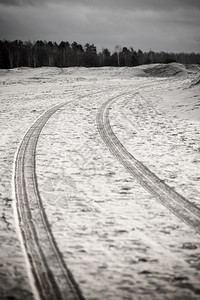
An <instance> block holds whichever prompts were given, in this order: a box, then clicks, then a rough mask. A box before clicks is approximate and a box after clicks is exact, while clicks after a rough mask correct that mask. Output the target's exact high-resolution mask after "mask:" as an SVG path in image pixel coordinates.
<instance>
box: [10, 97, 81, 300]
mask: <svg viewBox="0 0 200 300" xmlns="http://www.w3.org/2000/svg"><path fill="white" fill-rule="evenodd" d="M70 102H72V101H70ZM70 102H65V103H62V104H59V105H56V106H53V107H52V108H50V109H48V110H47V111H46V112H45V113H44V114H43V115H41V116H40V117H39V118H38V119H37V120H36V121H35V123H34V124H33V125H32V126H31V127H30V128H29V129H28V131H27V133H26V134H25V136H24V138H23V140H22V142H21V144H20V146H19V149H18V152H17V154H16V159H15V162H14V191H15V199H16V208H17V213H18V223H19V227H20V230H21V234H22V238H23V243H24V247H25V251H26V254H27V257H28V260H29V263H30V266H31V271H32V273H33V277H34V281H35V285H36V288H37V290H38V293H39V296H40V298H41V299H42V300H43V299H44V300H55V299H61V300H62V299H69V300H78V299H84V298H83V296H82V294H81V291H80V289H79V287H78V285H77V284H76V282H75V280H74V278H73V275H72V274H71V272H70V271H69V270H68V268H67V266H66V265H65V262H64V260H63V257H62V254H61V252H60V251H59V249H58V246H57V244H56V241H55V239H54V236H53V234H52V231H51V227H50V224H49V222H48V219H47V216H46V213H45V210H44V207H43V204H42V200H41V198H40V194H39V191H38V185H37V177H36V171H35V165H36V161H35V156H36V146H37V141H38V138H39V135H40V132H41V130H42V128H43V127H44V125H45V124H46V122H47V121H48V119H49V118H50V117H51V116H52V115H53V114H54V113H55V112H56V111H57V110H59V109H60V108H62V107H63V106H64V105H67V104H68V103H70Z"/></svg>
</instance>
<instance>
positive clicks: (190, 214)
mask: <svg viewBox="0 0 200 300" xmlns="http://www.w3.org/2000/svg"><path fill="white" fill-rule="evenodd" d="M125 94H128V93H123V94H120V95H118V96H116V97H113V98H111V99H109V100H107V101H105V102H104V103H103V104H102V105H101V107H100V108H99V111H98V113H97V116H96V124H97V128H98V131H99V134H100V136H101V137H102V139H103V141H104V142H105V144H106V145H107V147H108V148H109V150H110V151H111V153H112V154H113V155H114V156H115V157H116V158H117V159H118V161H119V162H120V163H121V164H122V165H123V166H124V167H125V169H126V170H127V171H128V172H129V173H130V174H131V175H132V176H133V177H134V178H136V179H137V180H138V181H139V183H140V184H141V185H142V186H143V187H144V188H145V189H146V190H148V191H149V192H150V193H151V194H152V195H154V196H155V197H156V198H157V199H158V200H159V201H160V202H161V203H162V204H163V205H164V206H165V207H167V208H168V209H169V210H170V211H172V212H173V213H174V214H175V215H176V216H177V217H178V218H179V219H181V220H182V221H183V222H185V223H186V224H189V225H190V226H191V227H193V228H194V229H195V230H196V231H197V232H199V233H200V209H199V208H198V207H197V206H195V205H194V204H193V203H191V202H189V201H188V200H187V199H185V198H184V197H183V196H181V195H180V194H178V193H177V192H175V191H174V190H173V189H172V188H170V187H169V186H168V185H167V184H165V183H164V182H163V181H162V180H160V179H159V178H158V177H157V176H156V175H155V174H154V173H153V172H151V171H150V170H149V169H148V168H147V167H146V166H145V165H143V164H142V163H141V162H140V161H138V160H137V159H136V158H135V157H134V156H133V155H132V154H131V153H130V152H128V151H127V150H126V148H125V147H124V146H123V144H122V143H121V142H120V141H119V139H118V138H117V136H116V135H115V134H114V132H113V130H112V127H111V125H110V121H109V110H110V109H111V105H112V103H113V102H114V101H116V100H117V99H118V98H120V97H122V96H124V95H125Z"/></svg>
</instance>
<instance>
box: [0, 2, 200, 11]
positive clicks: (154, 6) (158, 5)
mask: <svg viewBox="0 0 200 300" xmlns="http://www.w3.org/2000/svg"><path fill="white" fill-rule="evenodd" d="M50 3H55V1H54V0H0V4H3V5H14V6H25V5H33V6H36V5H44V4H46V5H48V4H50ZM56 3H57V4H58V3H64V4H65V5H68V4H70V3H71V4H73V5H78V4H79V5H83V6H88V7H93V8H94V7H98V8H112V9H113V10H115V9H117V10H119V9H122V10H129V9H131V10H136V9H141V10H170V11H171V10H174V9H178V8H182V9H183V8H191V7H195V8H198V9H200V1H199V0H190V1H188V0H148V1H147V0H101V1H99V0H57V1H56Z"/></svg>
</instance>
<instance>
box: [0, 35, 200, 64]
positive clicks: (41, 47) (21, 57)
mask: <svg viewBox="0 0 200 300" xmlns="http://www.w3.org/2000/svg"><path fill="white" fill-rule="evenodd" d="M170 62H178V63H182V64H200V53H166V52H154V51H149V52H143V51H142V50H137V51H136V50H134V49H133V48H127V47H120V46H116V47H115V50H114V52H113V53H111V52H110V51H109V50H108V49H106V48H105V49H102V51H101V52H99V53H97V48H96V46H95V45H94V44H89V43H87V44H85V45H84V46H83V45H81V44H78V43H77V42H73V43H72V44H70V43H69V42H63V41H62V42H61V43H59V44H57V43H56V42H51V41H49V42H46V41H36V42H34V43H32V42H30V41H27V42H22V41H20V40H16V41H7V40H3V41H0V68H1V69H12V68H16V67H31V68H37V67H41V66H49V67H75V66H83V67H103V66H119V67H122V66H129V67H132V66H138V65H143V64H150V63H170Z"/></svg>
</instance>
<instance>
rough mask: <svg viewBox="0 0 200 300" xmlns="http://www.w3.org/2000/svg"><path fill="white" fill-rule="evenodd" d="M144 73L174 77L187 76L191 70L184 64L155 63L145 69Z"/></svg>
mask: <svg viewBox="0 0 200 300" xmlns="http://www.w3.org/2000/svg"><path fill="white" fill-rule="evenodd" d="M143 71H144V73H145V74H146V75H148V76H153V77H173V76H186V75H188V73H189V70H187V69H186V67H185V66H184V65H182V64H178V63H171V64H155V65H150V66H149V67H147V66H146V68H144V69H143Z"/></svg>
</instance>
